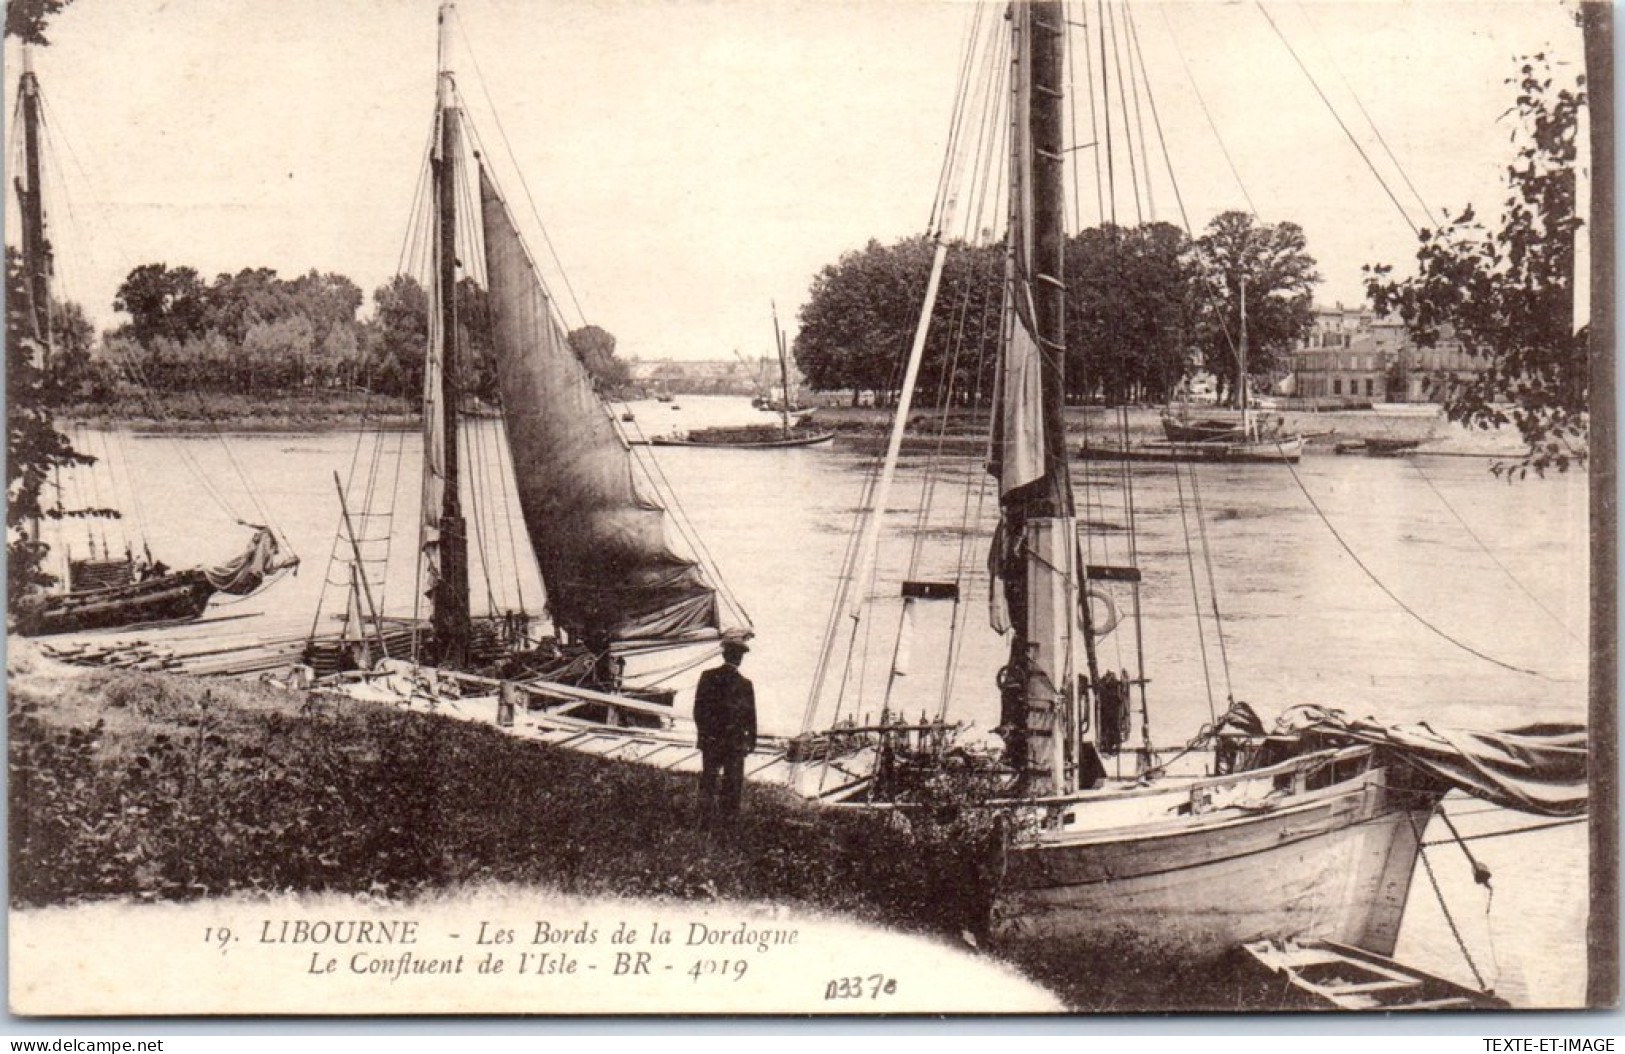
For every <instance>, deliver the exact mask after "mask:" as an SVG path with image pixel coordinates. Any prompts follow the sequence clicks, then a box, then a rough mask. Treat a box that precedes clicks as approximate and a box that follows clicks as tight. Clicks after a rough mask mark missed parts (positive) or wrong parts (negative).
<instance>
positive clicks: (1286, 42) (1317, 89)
mask: <svg viewBox="0 0 1625 1054" xmlns="http://www.w3.org/2000/svg"><path fill="white" fill-rule="evenodd" d="M1254 3H1255V4H1256V6H1257V7H1258V13H1259V14H1261V15H1263V16H1264V21H1266V22H1268V23H1269V24H1270V28H1271V29H1273V30H1275V35H1276V36H1277V37H1280V38H1281V43H1282V44H1284V45H1286V50H1287V52H1288V54H1290V55H1291V56H1292V61H1294V62H1296V63H1297V64H1298V69H1300V70H1302V71H1303V75H1304V76H1305V77H1307V78H1309V84H1310V86H1311V87H1313V88H1314V89H1315V94H1316V95H1318V96H1320V101H1321V102H1323V103H1325V104H1326V109H1327V111H1328V112H1329V113H1330V114H1331V115H1332V119H1333V120H1335V121H1336V122H1337V127H1339V128H1341V129H1342V130H1343V134H1344V135H1345V136H1347V137H1348V141H1349V144H1350V145H1351V146H1353V147H1354V150H1355V152H1356V153H1358V154H1359V155H1360V160H1361V161H1364V162H1365V167H1366V168H1369V169H1370V170H1371V175H1372V176H1374V177H1375V178H1376V180H1377V184H1378V185H1379V186H1381V187H1382V191H1383V193H1384V194H1387V195H1388V200H1389V201H1391V202H1393V203H1394V208H1395V209H1398V210H1399V215H1400V216H1401V217H1402V218H1403V219H1404V220H1405V223H1406V225H1407V226H1409V227H1410V229H1411V231H1412V233H1417V232H1418V228H1417V225H1416V221H1415V220H1413V219H1411V215H1410V213H1408V212H1406V211H1405V206H1404V205H1402V204H1400V202H1399V198H1398V197H1397V196H1396V195H1395V194H1394V191H1393V188H1391V187H1390V186H1388V181H1387V180H1386V179H1383V178H1382V173H1381V172H1378V171H1377V166H1376V165H1375V164H1374V163H1372V161H1371V157H1370V155H1368V154H1367V153H1366V152H1365V147H1363V146H1361V145H1360V141H1359V140H1358V139H1356V138H1354V133H1353V132H1351V131H1350V130H1349V126H1348V125H1347V124H1345V123H1344V122H1343V117H1342V115H1341V114H1339V113H1338V112H1337V107H1335V106H1333V105H1332V101H1331V100H1330V99H1328V98H1327V97H1326V93H1325V92H1324V91H1322V90H1321V88H1320V82H1319V81H1317V80H1315V75H1314V74H1313V73H1310V72H1309V67H1308V66H1305V65H1304V64H1303V59H1301V58H1299V57H1298V51H1297V49H1296V48H1294V47H1293V46H1292V42H1291V41H1290V40H1288V39H1287V38H1286V34H1285V33H1282V32H1281V27H1280V26H1278V25H1276V24H1275V19H1273V18H1271V17H1270V13H1269V11H1268V10H1266V9H1265V7H1264V4H1263V0H1254Z"/></svg>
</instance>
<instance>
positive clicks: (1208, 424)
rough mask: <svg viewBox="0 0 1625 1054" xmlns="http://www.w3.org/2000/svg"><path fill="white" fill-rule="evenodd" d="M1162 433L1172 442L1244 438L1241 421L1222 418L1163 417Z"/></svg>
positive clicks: (1200, 441) (1201, 441)
mask: <svg viewBox="0 0 1625 1054" xmlns="http://www.w3.org/2000/svg"><path fill="white" fill-rule="evenodd" d="M1162 434H1163V435H1164V436H1166V437H1167V439H1168V441H1169V442H1171V443H1205V442H1209V441H1213V440H1223V441H1229V440H1240V439H1241V438H1242V432H1241V425H1240V424H1239V423H1234V422H1230V421H1220V420H1205V421H1180V420H1178V419H1177V418H1173V417H1164V418H1163V419H1162Z"/></svg>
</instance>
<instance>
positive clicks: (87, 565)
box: [12, 44, 299, 636]
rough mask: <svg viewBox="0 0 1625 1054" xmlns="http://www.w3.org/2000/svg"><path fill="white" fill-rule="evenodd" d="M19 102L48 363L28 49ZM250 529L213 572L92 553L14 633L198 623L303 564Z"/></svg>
mask: <svg viewBox="0 0 1625 1054" xmlns="http://www.w3.org/2000/svg"><path fill="white" fill-rule="evenodd" d="M18 97H19V100H20V105H21V109H22V115H23V165H22V168H23V172H22V175H21V177H20V178H19V179H18V180H17V183H16V186H17V199H18V205H19V208H20V209H21V213H22V225H21V226H22V243H23V244H22V255H23V269H24V282H23V286H24V289H25V290H26V295H27V299H28V303H27V305H26V307H25V309H24V312H23V314H24V317H25V320H26V323H27V325H28V326H29V330H30V332H29V335H28V338H27V339H28V340H29V341H30V342H31V343H32V345H33V349H32V350H33V353H34V354H36V355H38V356H39V359H40V362H41V363H42V364H48V363H49V362H50V359H51V355H52V351H53V350H54V348H53V343H54V341H53V336H54V335H53V333H52V327H51V278H52V272H53V267H52V250H51V244H50V241H49V239H48V238H47V235H46V223H45V204H44V193H43V188H42V183H41V168H42V163H41V144H40V133H41V105H40V87H39V79H38V78H37V77H36V76H35V73H34V63H33V49H32V48H31V47H30V46H28V45H26V44H25V45H24V46H23V72H22V76H21V78H20V80H19V84H18ZM247 526H249V527H250V528H251V529H252V530H253V532H254V533H253V537H252V538H251V539H250V541H249V543H248V546H247V547H246V548H245V549H244V550H243V551H242V552H241V553H240V554H238V555H237V556H235V557H233V558H231V559H229V560H227V561H226V562H224V563H222V564H220V565H219V566H216V567H194V568H190V569H187V570H183V571H171V570H170V569H169V568H168V567H167V566H165V565H164V564H162V563H160V562H158V561H157V560H154V559H152V558H151V556H150V554H147V555H146V556H145V558H142V559H138V558H137V557H136V555H135V554H134V552H133V551H131V550H126V552H125V554H124V555H123V557H116V556H113V555H112V554H110V553H108V552H106V551H104V552H103V553H102V558H100V559H96V558H95V554H94V553H92V556H91V557H89V558H84V559H72V558H70V559H68V560H67V561H66V564H67V574H66V576H65V577H66V581H65V582H64V583H63V584H64V586H65V588H64V589H63V590H61V591H57V592H42V593H36V594H33V595H31V596H27V597H23V598H21V599H20V600H18V601H17V602H15V603H14V605H13V612H12V613H13V616H14V626H15V629H16V631H17V632H18V633H21V634H23V635H24V636H45V635H51V634H59V633H74V632H80V631H84V630H96V629H116V628H120V627H126V626H140V625H148V624H151V623H155V622H171V621H188V620H191V619H196V618H199V617H201V616H202V615H203V612H204V610H205V609H206V608H207V607H208V605H209V601H210V600H211V599H212V598H213V597H214V596H215V594H217V593H226V594H231V595H235V596H246V595H248V594H250V593H253V592H255V591H256V590H258V589H259V588H260V587H261V586H263V585H264V584H265V583H266V582H267V581H269V580H271V579H272V578H274V577H275V576H277V575H278V574H280V573H281V572H283V571H285V570H288V569H290V568H292V567H295V566H297V565H298V563H299V559H298V557H296V556H293V555H292V554H291V553H284V552H283V550H282V548H281V545H280V544H279V543H278V540H277V536H276V533H275V532H274V531H273V530H272V529H271V528H269V527H266V526H260V525H247ZM28 530H29V533H30V535H31V537H32V538H34V539H35V540H38V539H39V524H37V523H36V524H32V525H29V527H28Z"/></svg>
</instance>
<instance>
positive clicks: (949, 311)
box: [795, 212, 1320, 404]
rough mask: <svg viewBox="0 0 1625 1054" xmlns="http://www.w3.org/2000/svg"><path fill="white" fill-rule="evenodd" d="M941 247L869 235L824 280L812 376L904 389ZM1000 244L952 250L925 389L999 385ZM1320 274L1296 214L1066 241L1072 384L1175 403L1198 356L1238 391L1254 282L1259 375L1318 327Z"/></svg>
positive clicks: (1233, 216)
mask: <svg viewBox="0 0 1625 1054" xmlns="http://www.w3.org/2000/svg"><path fill="white" fill-rule="evenodd" d="M932 251H933V250H932V247H931V245H930V243H928V242H927V241H926V240H925V239H923V238H915V239H910V240H906V241H903V242H899V243H897V244H895V245H890V246H883V245H881V244H879V243H878V242H873V241H871V242H870V243H869V245H868V246H866V247H865V248H864V249H863V250H861V251H858V252H852V253H848V254H846V255H845V256H843V257H842V258H841V259H840V261H839V262H838V263H836V264H832V265H830V266H828V267H826V268H824V270H823V271H821V272H820V273H819V274H818V276H817V277H816V278H815V279H814V281H813V285H812V290H811V294H810V296H809V298H808V301H807V304H806V305H805V306H804V307H803V308H802V311H801V332H800V335H799V336H798V338H797V340H796V346H795V352H796V362H797V364H798V365H799V366H800V367H801V369H802V371H803V372H804V373H805V374H806V376H807V378H808V381H809V382H810V383H811V384H812V385H813V387H815V388H818V389H821V390H826V391H828V390H838V389H850V390H851V391H852V392H853V396H854V399H856V397H857V395H858V393H859V392H861V391H864V390H869V391H876V392H880V393H882V394H883V396H890V395H892V394H893V393H895V391H896V388H897V386H898V384H899V382H900V380H901V378H900V369H901V364H902V359H903V357H904V355H905V354H906V352H907V349H908V347H909V345H910V342H911V340H912V336H913V331H914V326H915V322H916V315H917V312H918V305H919V302H920V298H921V296H922V294H923V292H924V289H925V285H926V281H927V278H928V276H929V273H930V267H931V255H932ZM1003 275H1004V249H1003V247H1002V246H969V245H964V244H955V245H954V246H952V247H951V249H950V251H949V255H948V259H947V262H946V264H945V266H944V269H943V277H942V285H941V291H940V293H939V295H938V298H937V303H936V306H935V308H934V312H933V318H932V326H931V335H930V337H929V338H928V343H927V345H926V352H925V358H924V360H923V362H922V363H921V384H922V386H923V387H924V389H925V390H945V386H949V385H951V386H952V391H953V392H954V401H955V402H958V403H960V404H969V403H972V402H975V401H977V400H978V399H979V398H981V399H985V398H986V397H988V395H989V394H990V393H991V390H992V369H993V359H994V354H993V352H994V348H995V346H996V343H997V338H998V326H999V322H998V319H999V311H1000V304H1001V298H1002V297H1003V295H1004V290H1003ZM1319 280H1320V276H1319V275H1318V274H1317V273H1316V271H1315V261H1314V259H1313V258H1312V257H1310V256H1309V254H1308V253H1307V252H1306V251H1305V241H1304V235H1303V231H1302V229H1301V228H1300V227H1298V225H1297V224H1294V223H1278V224H1260V223H1257V222H1255V221H1254V219H1253V217H1252V216H1250V215H1249V214H1247V213H1243V212H1226V213H1223V214H1222V215H1220V216H1218V217H1216V218H1215V219H1214V220H1213V222H1212V223H1211V224H1209V225H1208V228H1207V230H1206V231H1205V232H1204V233H1203V234H1202V236H1201V237H1199V238H1196V239H1192V238H1190V237H1189V236H1188V235H1187V234H1186V233H1185V232H1184V231H1182V230H1180V229H1179V228H1177V227H1174V226H1172V225H1171V224H1167V223H1148V224H1144V225H1142V226H1139V227H1119V226H1115V225H1109V224H1108V225H1105V226H1101V227H1094V228H1090V229H1088V230H1085V231H1083V232H1081V233H1079V234H1077V235H1076V236H1074V237H1072V238H1071V239H1069V240H1068V242H1067V246H1066V284H1067V371H1066V373H1067V386H1068V391H1069V394H1070V396H1071V398H1073V399H1075V400H1093V399H1100V400H1105V401H1108V402H1113V403H1121V402H1133V401H1151V402H1159V401H1164V400H1166V399H1167V398H1168V397H1169V396H1170V395H1171V394H1172V393H1173V392H1174V390H1175V389H1176V387H1177V386H1178V385H1179V384H1180V382H1181V381H1182V380H1183V379H1184V378H1185V376H1186V375H1187V374H1188V373H1189V372H1190V370H1191V369H1192V368H1193V367H1194V366H1195V365H1197V364H1198V363H1200V364H1203V365H1205V367H1206V368H1207V369H1208V370H1209V371H1211V372H1212V373H1213V374H1214V375H1215V377H1216V378H1217V379H1218V381H1219V383H1220V385H1221V388H1222V390H1223V391H1224V392H1226V393H1230V392H1234V391H1235V390H1236V382H1237V377H1238V375H1239V369H1240V355H1239V348H1238V346H1237V341H1238V339H1239V333H1240V315H1241V304H1242V291H1243V288H1245V291H1246V310H1247V331H1248V355H1247V369H1248V373H1249V374H1251V375H1252V376H1255V377H1261V376H1269V375H1270V374H1271V373H1272V372H1273V371H1274V370H1276V369H1277V367H1278V363H1279V358H1280V355H1281V354H1282V353H1283V352H1284V351H1286V350H1288V349H1290V348H1291V347H1292V344H1293V342H1294V341H1295V340H1296V339H1297V338H1298V337H1299V336H1301V335H1302V334H1303V333H1304V332H1305V331H1306V330H1307V329H1308V327H1309V326H1310V324H1311V322H1312V319H1313V315H1312V294H1313V288H1314V285H1315V284H1316V283H1317V282H1318V281H1319Z"/></svg>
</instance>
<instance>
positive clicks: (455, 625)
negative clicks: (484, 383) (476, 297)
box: [431, 3, 470, 667]
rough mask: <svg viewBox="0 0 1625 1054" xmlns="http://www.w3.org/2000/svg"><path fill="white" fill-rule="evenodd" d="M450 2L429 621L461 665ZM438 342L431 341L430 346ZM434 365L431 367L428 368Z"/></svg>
mask: <svg viewBox="0 0 1625 1054" xmlns="http://www.w3.org/2000/svg"><path fill="white" fill-rule="evenodd" d="M454 10H455V5H454V4H451V3H445V4H442V5H441V7H440V42H439V44H440V47H439V50H440V56H439V68H440V82H439V89H438V91H439V113H440V137H439V143H438V146H437V156H436V157H435V158H434V159H433V165H434V177H435V208H436V216H437V218H438V221H439V222H438V225H437V229H436V235H435V261H436V264H437V266H438V270H439V274H438V276H437V280H436V284H437V289H438V292H439V298H440V340H439V348H438V350H439V356H440V368H439V370H438V375H439V378H440V392H439V399H438V401H437V402H436V403H435V407H436V409H437V410H438V412H439V422H438V425H439V430H440V441H441V444H442V445H441V462H442V465H441V467H442V477H441V478H442V488H441V501H440V509H439V510H438V512H439V518H440V527H439V538H438V546H439V563H440V566H439V569H438V571H439V573H438V577H437V578H436V580H435V582H434V591H433V601H434V611H433V616H432V623H433V628H434V644H435V656H436V661H437V662H439V663H441V664H442V665H446V666H453V667H458V666H466V665H467V663H468V643H469V636H470V624H469V623H470V620H469V604H468V532H467V527H466V526H465V525H464V523H463V507H462V499H461V497H460V496H459V493H458V492H459V490H460V486H459V475H460V473H459V471H458V463H457V462H458V452H457V447H458V443H457V420H458V414H457V411H458V398H459V391H458V383H457V377H458V369H459V363H458V360H459V358H460V356H459V355H458V347H457V345H458V341H459V338H460V334H459V332H458V330H459V327H458V324H457V165H458V157H459V154H460V142H459V134H460V124H461V118H462V113H461V111H460V110H459V109H458V108H457V102H456V84H455V81H454V78H453V75H452V71H451V69H450V68H449V66H450V43H451V16H452V14H453V12H454ZM434 350H435V349H433V348H431V353H432V352H433V351H434ZM431 372H433V371H431Z"/></svg>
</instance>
